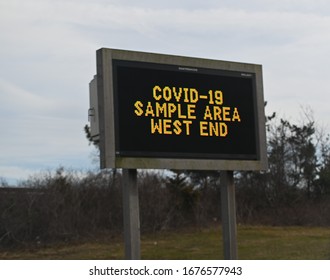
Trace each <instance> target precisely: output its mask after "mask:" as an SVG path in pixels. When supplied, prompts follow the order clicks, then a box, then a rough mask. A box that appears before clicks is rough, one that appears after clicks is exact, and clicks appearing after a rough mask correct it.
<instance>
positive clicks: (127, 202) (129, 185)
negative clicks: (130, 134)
mask: <svg viewBox="0 0 330 280" xmlns="http://www.w3.org/2000/svg"><path fill="white" fill-rule="evenodd" d="M123 208H124V209H123V212H124V239H125V259H127V260H139V259H140V258H141V253H140V247H141V244H140V243H141V241H140V214H139V212H140V211H139V193H138V186H137V170H136V169H123Z"/></svg>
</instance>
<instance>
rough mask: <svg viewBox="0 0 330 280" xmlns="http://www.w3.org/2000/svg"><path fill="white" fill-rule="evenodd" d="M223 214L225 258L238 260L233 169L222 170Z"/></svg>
mask: <svg viewBox="0 0 330 280" xmlns="http://www.w3.org/2000/svg"><path fill="white" fill-rule="evenodd" d="M220 183H221V215H222V235H223V248H224V258H225V260H237V228H236V203H235V185H234V175H233V171H221V174H220Z"/></svg>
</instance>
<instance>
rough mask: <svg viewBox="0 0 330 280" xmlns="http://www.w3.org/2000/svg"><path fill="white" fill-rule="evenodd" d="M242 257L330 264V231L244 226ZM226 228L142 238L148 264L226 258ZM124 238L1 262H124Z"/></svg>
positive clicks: (7, 254)
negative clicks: (112, 260) (312, 261)
mask: <svg viewBox="0 0 330 280" xmlns="http://www.w3.org/2000/svg"><path fill="white" fill-rule="evenodd" d="M237 240H238V257H239V259H252V260H255V259H257V260H262V259H266V260H283V259H284V260H290V259H291V260H307V259H313V260H320V259H330V228H314V227H265V226H239V227H238V237H237ZM222 250H223V247H222V233H221V228H220V227H213V228H206V229H185V230H178V231H170V232H159V233H155V234H147V235H142V238H141V256H142V259H149V260H153V259H162V260H167V259H199V260H202V259H205V260H207V259H223V252H222ZM123 257H124V244H123V240H122V237H121V236H112V237H105V236H103V237H98V240H91V239H89V240H88V241H85V242H80V243H73V244H58V245H56V246H55V245H54V246H49V247H45V248H39V249H30V250H15V251H1V250H0V259H38V260H41V259H51V260H56V259H61V260H62V259H77V260H84V259H94V260H96V259H99V260H102V259H123Z"/></svg>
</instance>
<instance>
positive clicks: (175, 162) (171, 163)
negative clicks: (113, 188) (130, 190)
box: [97, 48, 268, 170]
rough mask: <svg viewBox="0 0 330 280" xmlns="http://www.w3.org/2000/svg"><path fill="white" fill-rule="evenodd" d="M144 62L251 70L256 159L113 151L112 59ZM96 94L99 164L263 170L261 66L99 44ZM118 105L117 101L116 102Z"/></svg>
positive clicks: (114, 115) (263, 141) (114, 99)
mask: <svg viewBox="0 0 330 280" xmlns="http://www.w3.org/2000/svg"><path fill="white" fill-rule="evenodd" d="M114 60H117V61H118V60H120V61H128V62H143V63H155V64H164V65H175V66H179V67H185V68H192V69H199V68H200V69H210V70H221V71H237V72H242V73H253V74H254V77H255V96H254V97H255V99H256V100H254V101H253V102H254V104H255V105H254V107H255V108H254V109H253V110H254V112H255V118H256V119H255V124H256V145H257V150H258V157H257V158H256V159H249V160H246V159H244V160H241V159H215V158H191V157H189V158H186V157H184V158H178V157H175V158H174V157H173V158H170V157H161V156H160V157H156V156H155V157H150V156H148V157H138V156H134V157H133V156H123V155H119V154H118V153H117V154H116V141H118V131H117V128H118V125H116V117H117V114H116V112H117V108H116V107H115V106H116V98H115V93H114V84H115V81H114V80H113V76H114V69H113V61H114ZM97 95H98V113H99V132H100V163H101V168H127V169H135V168H138V169H139V168H142V169H185V170H266V169H267V168H268V163H267V153H266V129H265V113H264V99H263V81H262V66H261V65H258V64H249V63H239V62H230V61H222V60H212V59H203V58H193V57H184V56H174V55H164V54H156V53H146V52H136V51H127V50H118V49H109V48H102V49H99V50H97ZM117 105H118V103H117Z"/></svg>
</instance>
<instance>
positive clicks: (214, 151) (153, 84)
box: [112, 60, 259, 160]
mask: <svg viewBox="0 0 330 280" xmlns="http://www.w3.org/2000/svg"><path fill="white" fill-rule="evenodd" d="M112 63H113V64H112V68H113V89H114V110H115V128H116V131H117V133H116V139H115V153H116V156H118V157H133V158H134V157H157V158H183V159H184V158H186V159H189V158H196V159H238V160H258V159H259V150H258V147H259V146H258V145H259V144H258V137H257V135H258V134H257V132H258V127H257V121H256V120H257V116H256V114H257V110H256V106H257V105H256V89H255V88H256V85H255V83H256V81H255V74H254V73H245V72H236V71H227V70H215V69H208V68H194V67H185V66H184V65H168V64H158V63H146V62H135V61H126V60H125V61H124V60H113V62H112Z"/></svg>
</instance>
